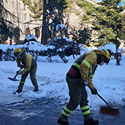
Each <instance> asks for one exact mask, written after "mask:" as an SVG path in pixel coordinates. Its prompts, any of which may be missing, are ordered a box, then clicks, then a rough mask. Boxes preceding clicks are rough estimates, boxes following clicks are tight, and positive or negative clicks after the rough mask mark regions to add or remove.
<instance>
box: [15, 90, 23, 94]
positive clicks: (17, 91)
mask: <svg viewBox="0 0 125 125" xmlns="http://www.w3.org/2000/svg"><path fill="white" fill-rule="evenodd" d="M21 92H22V90H16V91H15V92H13V94H16V93H21Z"/></svg>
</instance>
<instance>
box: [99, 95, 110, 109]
mask: <svg viewBox="0 0 125 125" xmlns="http://www.w3.org/2000/svg"><path fill="white" fill-rule="evenodd" d="M97 95H98V96H99V97H100V98H101V99H102V100H103V101H104V102H105V103H106V104H107V105H108V107H110V105H109V104H108V102H106V101H105V99H103V98H102V96H100V95H99V94H98V93H97Z"/></svg>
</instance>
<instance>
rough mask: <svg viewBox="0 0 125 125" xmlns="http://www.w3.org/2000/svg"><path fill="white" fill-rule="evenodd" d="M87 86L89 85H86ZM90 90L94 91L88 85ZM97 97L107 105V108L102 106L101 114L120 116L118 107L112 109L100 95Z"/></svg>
mask: <svg viewBox="0 0 125 125" xmlns="http://www.w3.org/2000/svg"><path fill="white" fill-rule="evenodd" d="M86 85H87V84H86ZM87 86H88V87H89V88H90V89H92V88H91V87H90V86H89V85H87ZM97 95H98V96H99V97H100V98H101V99H102V100H103V101H104V102H105V103H106V104H107V106H108V107H106V106H101V108H100V113H103V114H109V115H120V112H119V109H118V108H117V107H111V106H110V105H109V104H108V103H107V102H106V101H105V100H104V99H103V98H102V97H101V96H100V95H99V94H98V93H97Z"/></svg>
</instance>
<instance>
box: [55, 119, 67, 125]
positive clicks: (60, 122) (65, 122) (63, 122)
mask: <svg viewBox="0 0 125 125" xmlns="http://www.w3.org/2000/svg"><path fill="white" fill-rule="evenodd" d="M57 122H58V123H59V124H60V125H69V122H68V121H61V120H60V119H58V121H57Z"/></svg>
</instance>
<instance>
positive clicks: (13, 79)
mask: <svg viewBox="0 0 125 125" xmlns="http://www.w3.org/2000/svg"><path fill="white" fill-rule="evenodd" d="M8 79H10V80H12V81H19V80H18V79H15V78H11V77H8Z"/></svg>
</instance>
